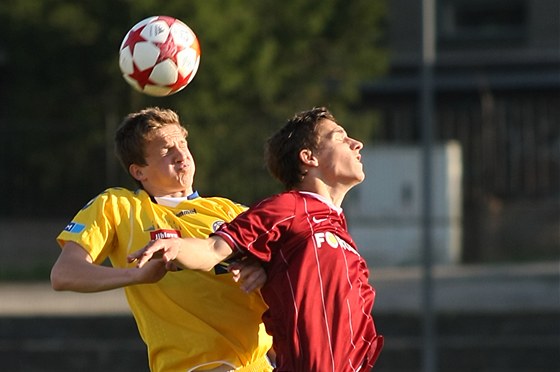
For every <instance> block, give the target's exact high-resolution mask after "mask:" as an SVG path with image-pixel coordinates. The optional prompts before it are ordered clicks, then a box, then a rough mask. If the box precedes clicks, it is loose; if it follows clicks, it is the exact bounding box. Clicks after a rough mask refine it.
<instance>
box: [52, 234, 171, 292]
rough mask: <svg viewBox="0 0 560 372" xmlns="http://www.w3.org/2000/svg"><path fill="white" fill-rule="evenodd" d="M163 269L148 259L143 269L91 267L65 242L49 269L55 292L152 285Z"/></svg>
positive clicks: (83, 255)
mask: <svg viewBox="0 0 560 372" xmlns="http://www.w3.org/2000/svg"><path fill="white" fill-rule="evenodd" d="M166 272H167V270H166V268H165V263H164V262H163V260H161V259H158V260H152V262H150V264H149V265H146V266H145V267H144V268H142V269H139V268H128V269H120V268H113V267H106V266H100V265H97V264H94V263H93V261H92V259H91V257H90V255H89V254H88V253H87V252H86V250H84V249H83V248H82V247H81V246H80V245H79V244H77V243H74V242H67V243H66V244H65V245H64V248H63V249H62V251H61V253H60V255H59V257H58V259H57V261H56V262H55V264H54V266H53V268H52V270H51V285H52V287H53V289H54V290H56V291H74V292H100V291H106V290H110V289H115V288H120V287H125V286H128V285H132V284H140V283H154V282H157V281H158V280H160V279H161V278H163V277H164V276H165V274H166Z"/></svg>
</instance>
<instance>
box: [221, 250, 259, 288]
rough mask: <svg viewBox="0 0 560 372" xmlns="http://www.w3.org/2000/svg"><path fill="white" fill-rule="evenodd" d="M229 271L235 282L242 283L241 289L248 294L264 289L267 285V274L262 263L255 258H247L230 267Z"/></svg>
mask: <svg viewBox="0 0 560 372" xmlns="http://www.w3.org/2000/svg"><path fill="white" fill-rule="evenodd" d="M228 270H229V272H231V273H232V274H233V280H235V281H236V282H241V289H242V290H244V291H245V292H247V293H249V292H252V291H254V290H256V289H260V288H262V286H263V285H264V283H266V279H267V276H266V272H265V271H264V269H263V267H262V264H261V262H260V261H259V260H257V259H255V258H252V257H245V258H244V259H242V260H239V261H235V262H233V263H232V264H230V265H229V267H228Z"/></svg>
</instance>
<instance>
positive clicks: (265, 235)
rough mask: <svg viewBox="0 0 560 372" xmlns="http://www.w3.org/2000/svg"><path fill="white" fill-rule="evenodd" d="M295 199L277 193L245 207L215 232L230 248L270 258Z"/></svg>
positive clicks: (288, 222) (288, 221)
mask: <svg viewBox="0 0 560 372" xmlns="http://www.w3.org/2000/svg"><path fill="white" fill-rule="evenodd" d="M294 215H295V201H294V197H293V196H292V195H290V194H280V195H276V196H273V197H270V198H268V199H265V200H263V201H262V202H260V203H258V204H256V205H255V206H253V207H251V208H249V209H248V210H247V211H245V212H244V213H242V214H240V215H239V216H237V217H236V218H235V219H234V220H233V221H231V222H229V223H225V224H224V225H222V227H221V228H220V229H219V230H218V231H216V232H215V235H218V236H220V237H222V238H223V239H224V240H225V241H226V242H227V243H228V244H229V245H230V246H231V247H232V248H233V249H234V251H235V250H237V251H241V252H243V253H247V252H248V253H250V254H251V255H253V256H255V257H257V258H258V259H259V260H262V261H267V262H268V261H270V259H271V255H272V251H273V250H274V249H276V247H277V246H278V242H279V241H280V239H281V238H285V237H283V234H285V233H286V232H287V231H289V227H290V225H291V223H292V221H293V219H294Z"/></svg>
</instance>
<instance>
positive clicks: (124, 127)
mask: <svg viewBox="0 0 560 372" xmlns="http://www.w3.org/2000/svg"><path fill="white" fill-rule="evenodd" d="M167 125H176V126H178V127H180V128H181V130H182V131H183V133H184V134H185V138H186V137H187V136H188V131H187V129H186V128H184V127H183V126H182V125H181V123H180V121H179V115H177V113H176V112H174V111H173V110H170V109H161V108H159V107H148V108H146V109H143V110H141V111H138V112H134V113H131V114H128V115H127V116H126V117H125V118H124V120H123V121H122V123H121V125H120V126H119V128H118V129H117V131H116V133H115V153H116V155H117V158H118V159H119V161H120V162H121V165H122V166H123V167H124V169H125V170H126V171H127V172H128V171H129V167H130V165H131V164H138V165H146V156H145V153H144V150H145V147H146V143H147V142H148V141H150V139H151V137H152V135H153V133H154V131H155V130H157V129H160V128H163V127H165V126H167Z"/></svg>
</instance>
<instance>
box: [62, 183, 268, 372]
mask: <svg viewBox="0 0 560 372" xmlns="http://www.w3.org/2000/svg"><path fill="white" fill-rule="evenodd" d="M195 196H196V197H194V198H189V199H188V200H184V201H182V202H180V203H179V204H178V205H177V206H176V207H168V206H162V205H159V204H157V203H156V202H155V199H152V198H151V197H150V196H149V195H148V194H147V193H146V192H145V191H143V190H137V191H130V190H127V189H123V188H110V189H107V190H105V191H104V192H103V193H101V194H100V195H98V196H97V197H95V198H94V199H93V200H91V201H90V202H89V203H88V204H87V205H86V206H85V207H84V208H83V209H82V210H80V211H79V212H78V213H77V214H76V216H75V217H74V219H73V220H72V222H70V223H69V224H68V225H67V226H66V228H65V229H64V231H63V232H61V233H60V235H59V236H58V237H57V241H58V243H59V244H60V245H61V246H63V245H64V243H65V242H67V241H73V242H76V243H77V244H79V245H81V246H82V247H83V248H84V249H85V250H86V251H87V252H88V253H89V254H90V256H91V258H92V259H93V260H94V262H95V263H96V264H102V263H103V262H104V261H105V259H106V258H107V257H108V258H109V259H110V261H111V264H112V266H113V267H116V268H126V267H132V266H133V264H128V262H127V255H128V254H130V253H132V252H134V251H136V250H138V249H140V248H142V247H144V246H145V245H146V244H148V242H149V241H150V240H153V239H159V238H166V237H198V238H205V237H207V236H208V235H209V234H210V233H212V232H214V231H215V230H216V229H217V228H218V227H219V226H220V225H221V224H222V223H223V222H229V221H231V220H232V219H233V218H234V217H235V216H237V215H238V214H239V213H241V212H243V211H244V210H246V209H247V208H246V207H245V206H243V205H240V204H237V203H234V202H232V201H231V200H228V199H225V198H219V197H210V198H206V197H198V195H197V194H196V195H195ZM125 292H126V296H127V300H128V303H129V305H130V308H131V310H132V313H133V315H134V318H135V319H136V323H137V325H138V329H139V332H140V335H141V337H142V339H143V340H144V342H145V343H146V345H147V348H148V359H149V363H150V369H151V370H152V371H189V370H193V369H197V368H200V369H202V370H203V369H210V368H215V367H217V366H218V365H220V364H228V365H231V366H233V367H235V368H239V367H242V366H246V365H247V364H250V363H253V362H254V361H256V360H259V359H262V358H263V357H264V356H265V355H266V353H267V351H268V350H269V349H270V348H271V346H272V338H271V337H270V336H269V335H268V334H267V333H266V331H265V329H264V325H263V324H262V320H261V316H262V314H263V312H264V311H265V310H266V305H265V303H264V302H263V300H262V298H261V296H260V293H258V292H253V293H249V294H247V293H245V292H244V291H242V290H241V289H240V287H239V284H238V283H236V282H234V281H233V279H232V275H231V274H230V273H228V272H227V270H224V269H222V268H221V267H220V265H218V266H216V268H215V269H214V270H212V271H210V272H202V271H192V270H181V271H177V272H168V273H167V274H166V275H165V277H164V278H163V279H161V280H160V281H159V282H157V283H154V284H142V285H133V286H127V287H125Z"/></svg>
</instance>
